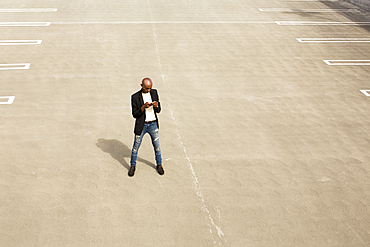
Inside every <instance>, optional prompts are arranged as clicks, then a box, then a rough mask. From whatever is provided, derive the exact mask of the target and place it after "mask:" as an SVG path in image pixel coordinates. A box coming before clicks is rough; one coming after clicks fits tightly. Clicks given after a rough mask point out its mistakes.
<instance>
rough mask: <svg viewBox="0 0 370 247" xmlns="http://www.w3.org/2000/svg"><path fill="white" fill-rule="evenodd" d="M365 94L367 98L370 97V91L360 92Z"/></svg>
mask: <svg viewBox="0 0 370 247" xmlns="http://www.w3.org/2000/svg"><path fill="white" fill-rule="evenodd" d="M360 91H361V92H362V93H363V94H365V95H366V96H367V97H370V94H369V93H370V90H360Z"/></svg>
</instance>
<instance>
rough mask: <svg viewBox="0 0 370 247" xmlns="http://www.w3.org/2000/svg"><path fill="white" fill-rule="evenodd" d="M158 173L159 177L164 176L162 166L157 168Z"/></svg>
mask: <svg viewBox="0 0 370 247" xmlns="http://www.w3.org/2000/svg"><path fill="white" fill-rule="evenodd" d="M157 172H158V174H159V175H163V174H164V170H163V167H162V165H158V166H157Z"/></svg>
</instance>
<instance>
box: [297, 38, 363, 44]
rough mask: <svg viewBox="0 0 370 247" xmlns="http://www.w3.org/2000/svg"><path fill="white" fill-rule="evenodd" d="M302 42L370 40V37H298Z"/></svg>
mask: <svg viewBox="0 0 370 247" xmlns="http://www.w3.org/2000/svg"><path fill="white" fill-rule="evenodd" d="M297 40H298V41H299V42H301V43H307V42H311V43H343V42H370V38H297Z"/></svg>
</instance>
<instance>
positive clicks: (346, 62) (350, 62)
mask: <svg viewBox="0 0 370 247" xmlns="http://www.w3.org/2000/svg"><path fill="white" fill-rule="evenodd" d="M323 61H324V62H325V63H326V64H327V65H370V60H323Z"/></svg>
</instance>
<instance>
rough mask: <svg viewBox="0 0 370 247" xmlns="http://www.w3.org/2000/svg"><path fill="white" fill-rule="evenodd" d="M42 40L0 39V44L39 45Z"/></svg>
mask: <svg viewBox="0 0 370 247" xmlns="http://www.w3.org/2000/svg"><path fill="white" fill-rule="evenodd" d="M41 42H42V40H0V45H40V44H41Z"/></svg>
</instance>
